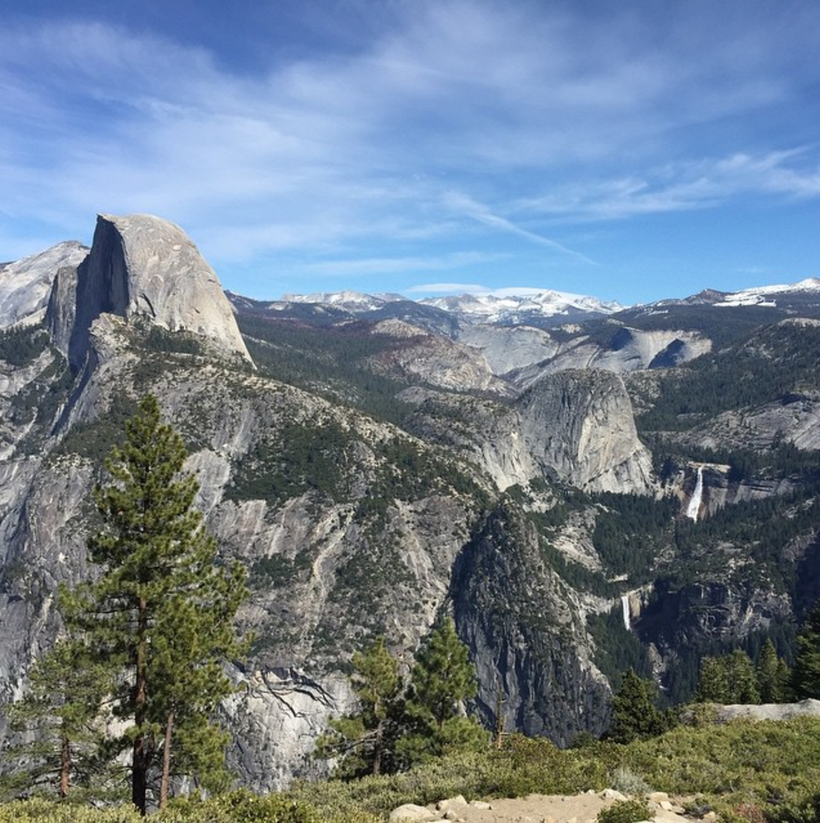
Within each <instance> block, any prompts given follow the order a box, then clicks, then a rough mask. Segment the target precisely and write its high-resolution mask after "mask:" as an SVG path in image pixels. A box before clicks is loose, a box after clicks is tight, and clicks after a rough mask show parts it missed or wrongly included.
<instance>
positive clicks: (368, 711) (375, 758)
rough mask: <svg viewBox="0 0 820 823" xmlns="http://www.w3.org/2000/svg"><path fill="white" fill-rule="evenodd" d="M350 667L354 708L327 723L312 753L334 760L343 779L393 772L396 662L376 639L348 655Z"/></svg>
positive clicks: (397, 691)
mask: <svg viewBox="0 0 820 823" xmlns="http://www.w3.org/2000/svg"><path fill="white" fill-rule="evenodd" d="M353 667H354V669H355V671H354V674H353V676H352V678H351V679H352V681H353V691H354V692H355V693H356V696H357V697H358V698H359V709H358V711H355V712H352V713H351V714H347V715H345V716H344V717H339V718H335V719H333V720H331V721H330V730H329V731H328V732H326V733H325V734H323V735H322V736H321V737H320V738H319V740H318V741H317V743H316V750H317V755H318V756H319V757H337V758H339V767H338V769H337V773H338V774H339V775H340V776H343V777H360V776H363V775H365V774H380V773H382V772H389V771H393V770H394V767H395V762H394V760H395V758H394V747H395V743H396V738H397V735H398V734H399V733H400V725H399V719H400V718H399V713H400V709H399V698H400V695H401V692H402V690H403V687H404V684H403V682H402V678H401V676H400V675H399V664H398V661H397V660H396V658H394V657H393V656H392V655H391V654H390V652H389V651H388V649H387V646H386V645H385V642H384V638H383V637H379V638H377V639H376V640H375V641H374V642H373V644H372V645H371V646H369V647H368V648H367V649H365V650H364V652H356V653H355V654H354V655H353Z"/></svg>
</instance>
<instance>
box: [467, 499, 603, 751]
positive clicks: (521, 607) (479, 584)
mask: <svg viewBox="0 0 820 823" xmlns="http://www.w3.org/2000/svg"><path fill="white" fill-rule="evenodd" d="M451 597H452V599H453V607H454V612H455V619H456V625H457V627H458V632H459V635H460V637H461V639H462V640H464V641H465V642H466V643H467V644H468V646H469V647H470V651H471V658H472V659H473V661H474V662H475V665H476V670H477V673H478V682H479V688H478V695H477V697H476V701H475V702H476V708H477V710H478V713H479V715H480V716H481V719H482V720H483V722H484V723H485V725H486V726H487V727H488V728H497V721H498V718H497V714H498V710H499V708H501V712H502V716H503V728H505V729H506V730H508V731H510V730H513V729H514V730H517V731H522V732H524V733H525V734H527V735H531V736H537V737H540V736H543V735H546V736H547V737H549V738H550V739H551V740H553V741H555V742H557V743H559V744H560V745H567V744H568V743H570V742H571V741H572V739H573V738H574V737H575V736H576V735H577V734H578V733H579V732H581V731H583V730H587V731H592V732H593V733H596V734H600V733H601V732H602V731H603V730H604V729H605V728H606V726H607V719H608V714H609V712H608V702H609V687H608V685H607V683H606V680H605V678H604V677H603V675H602V674H601V673H600V672H599V671H598V669H597V668H596V667H595V666H594V665H593V663H592V649H591V646H590V643H589V639H588V637H587V633H586V628H585V614H584V610H583V609H582V608H581V607H580V603H579V602H578V598H577V594H576V593H575V592H573V591H572V590H571V589H570V588H569V587H567V586H566V585H564V583H563V581H562V580H561V579H560V577H559V576H558V575H557V574H556V573H555V571H554V570H553V569H552V568H550V566H549V564H548V563H546V562H545V560H544V557H543V553H542V551H541V548H540V543H539V536H538V534H537V533H536V531H535V529H534V528H533V527H532V525H531V524H527V523H525V522H524V521H523V520H522V519H521V515H520V514H517V513H516V512H515V511H514V510H513V509H508V510H503V509H499V510H496V511H495V512H493V513H492V514H491V515H490V517H489V518H488V519H487V522H486V523H485V525H484V528H483V529H482V530H481V531H480V532H478V533H477V534H476V536H475V537H474V539H473V540H472V541H471V542H470V543H469V544H468V545H467V546H465V548H464V551H463V552H462V553H461V555H460V556H459V558H458V560H457V561H456V564H455V566H454V569H453V577H452V583H451ZM500 696H503V698H504V699H503V704H502V707H499V704H498V699H499V697H500Z"/></svg>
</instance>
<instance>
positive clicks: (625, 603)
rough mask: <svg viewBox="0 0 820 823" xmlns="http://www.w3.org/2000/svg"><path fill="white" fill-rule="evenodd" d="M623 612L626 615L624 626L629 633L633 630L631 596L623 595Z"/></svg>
mask: <svg viewBox="0 0 820 823" xmlns="http://www.w3.org/2000/svg"><path fill="white" fill-rule="evenodd" d="M621 610H622V611H623V613H624V626H625V627H626V630H627V631H630V630H631V629H632V626H630V624H629V595H628V594H622V595H621Z"/></svg>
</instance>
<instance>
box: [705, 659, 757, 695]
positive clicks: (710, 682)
mask: <svg viewBox="0 0 820 823" xmlns="http://www.w3.org/2000/svg"><path fill="white" fill-rule="evenodd" d="M695 700H696V701H697V702H699V703H723V704H726V703H746V704H749V703H760V691H759V689H758V674H757V672H756V671H755V667H754V664H753V663H752V660H751V658H750V657H749V655H748V654H746V652H745V651H743V649H735V650H734V651H733V652H732V653H731V654H725V655H722V656H721V657H704V658H703V660H702V661H701V665H700V677H699V678H698V685H697V689H696V690H695Z"/></svg>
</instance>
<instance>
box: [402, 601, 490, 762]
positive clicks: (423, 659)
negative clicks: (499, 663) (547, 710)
mask: <svg viewBox="0 0 820 823" xmlns="http://www.w3.org/2000/svg"><path fill="white" fill-rule="evenodd" d="M476 691H477V682H476V676H475V669H474V667H473V664H472V663H471V662H470V657H469V651H468V649H467V646H466V645H465V644H464V643H462V642H461V640H460V639H459V637H458V634H456V627H455V623H454V622H453V619H452V618H451V617H445V618H443V619H442V620H441V621H439V623H438V625H437V626H436V627H435V628H434V629H433V631H432V632H431V633H430V635H429V637H428V638H427V640H426V642H425V643H423V644H422V646H421V648H420V649H419V651H418V654H417V655H416V663H415V665H414V666H413V671H412V673H411V676H410V686H409V689H408V694H407V701H406V705H405V726H406V732H405V734H404V735H403V737H402V738H401V740H400V741H399V742H398V744H397V746H396V748H397V750H398V751H399V753H400V754H401V756H402V758H403V759H404V762H405V765H412V764H413V763H417V762H421V761H424V760H427V759H429V758H431V757H439V756H441V755H443V754H447V753H448V752H451V751H457V750H461V749H477V748H482V747H484V746H486V745H487V742H488V735H487V733H486V732H485V730H484V729H483V728H482V727H481V726H480V725H479V724H478V723H477V722H476V721H475V720H474V719H473V718H471V717H467V716H466V715H465V714H464V711H463V709H464V702H465V701H466V700H469V699H470V698H471V697H474V696H475V694H476Z"/></svg>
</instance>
